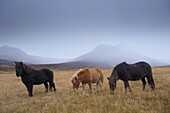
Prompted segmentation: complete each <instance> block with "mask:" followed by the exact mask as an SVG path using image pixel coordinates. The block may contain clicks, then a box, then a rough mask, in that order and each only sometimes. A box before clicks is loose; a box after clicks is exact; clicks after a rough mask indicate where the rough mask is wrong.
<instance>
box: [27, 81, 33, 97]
mask: <svg viewBox="0 0 170 113" xmlns="http://www.w3.org/2000/svg"><path fill="white" fill-rule="evenodd" d="M32 90H33V84H32V83H30V84H28V91H29V96H30V97H32V96H33V94H32Z"/></svg>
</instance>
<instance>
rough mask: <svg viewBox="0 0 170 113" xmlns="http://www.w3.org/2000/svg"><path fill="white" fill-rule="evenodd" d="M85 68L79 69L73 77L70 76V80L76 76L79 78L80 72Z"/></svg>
mask: <svg viewBox="0 0 170 113" xmlns="http://www.w3.org/2000/svg"><path fill="white" fill-rule="evenodd" d="M83 70H84V69H82V68H81V69H79V70H78V71H77V72H76V73H75V74H74V75H73V76H72V77H71V78H70V81H73V80H74V79H75V77H77V78H78V76H77V75H78V74H79V73H80V72H82V71H83Z"/></svg>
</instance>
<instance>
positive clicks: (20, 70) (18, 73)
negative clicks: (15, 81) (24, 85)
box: [15, 62, 24, 77]
mask: <svg viewBox="0 0 170 113" xmlns="http://www.w3.org/2000/svg"><path fill="white" fill-rule="evenodd" d="M15 70H16V76H17V77H19V76H21V75H22V74H23V70H24V68H23V63H22V62H15Z"/></svg>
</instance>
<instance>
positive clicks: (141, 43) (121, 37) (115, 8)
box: [0, 0, 170, 60]
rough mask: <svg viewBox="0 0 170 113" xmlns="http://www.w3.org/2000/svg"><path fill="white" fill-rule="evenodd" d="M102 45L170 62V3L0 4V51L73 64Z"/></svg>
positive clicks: (40, 0) (68, 0)
mask: <svg viewBox="0 0 170 113" xmlns="http://www.w3.org/2000/svg"><path fill="white" fill-rule="evenodd" d="M98 44H109V45H120V44H121V45H124V44H125V45H127V46H129V47H130V48H133V49H134V50H135V51H136V52H138V53H141V54H143V55H145V56H149V57H151V58H156V59H159V60H170V0H0V46H3V45H9V46H14V47H18V48H20V49H22V50H24V51H25V52H27V53H28V54H33V55H38V56H47V57H54V58H69V59H70V58H75V57H77V56H79V55H82V54H84V53H87V52H89V51H91V50H92V49H93V48H94V47H95V46H96V45H98Z"/></svg>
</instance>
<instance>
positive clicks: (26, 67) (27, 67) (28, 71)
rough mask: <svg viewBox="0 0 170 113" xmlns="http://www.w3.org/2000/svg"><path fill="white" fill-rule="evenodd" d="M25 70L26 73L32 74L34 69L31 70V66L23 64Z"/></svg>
mask: <svg viewBox="0 0 170 113" xmlns="http://www.w3.org/2000/svg"><path fill="white" fill-rule="evenodd" d="M23 69H24V72H26V73H27V74H29V73H31V72H32V71H33V70H34V69H33V68H31V67H30V66H27V65H26V64H23Z"/></svg>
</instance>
